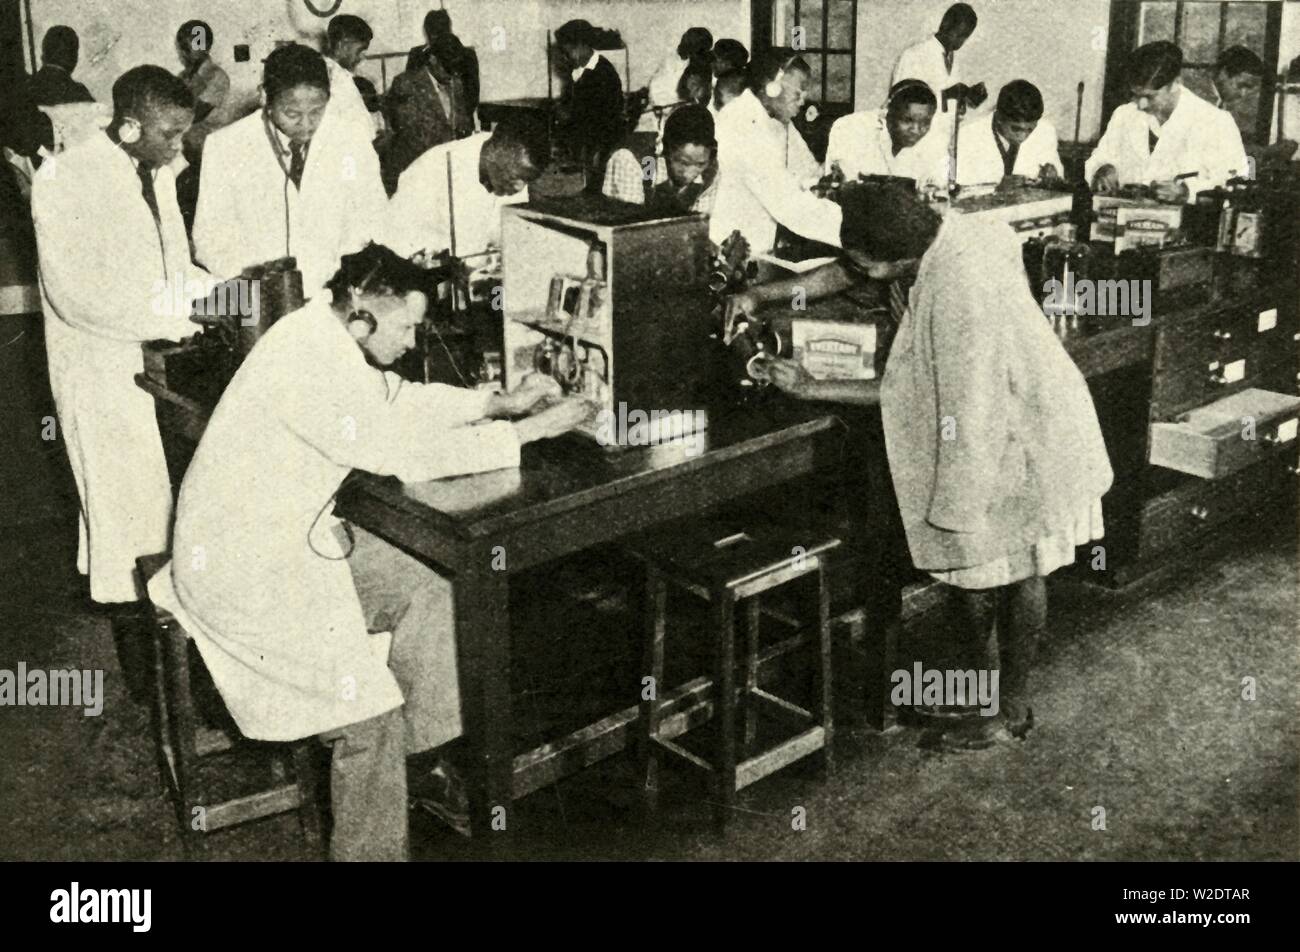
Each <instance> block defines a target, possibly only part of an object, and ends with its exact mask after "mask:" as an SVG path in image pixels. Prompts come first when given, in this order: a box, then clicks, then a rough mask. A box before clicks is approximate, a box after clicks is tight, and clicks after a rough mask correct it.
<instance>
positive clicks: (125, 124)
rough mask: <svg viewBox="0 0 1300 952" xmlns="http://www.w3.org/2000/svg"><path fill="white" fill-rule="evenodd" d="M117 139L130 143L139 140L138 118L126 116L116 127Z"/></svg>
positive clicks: (124, 143)
mask: <svg viewBox="0 0 1300 952" xmlns="http://www.w3.org/2000/svg"><path fill="white" fill-rule="evenodd" d="M117 141H119V142H121V143H122V144H123V145H130V144H131V143H133V142H139V141H140V120H139V119H133V118H131V117H129V116H128V117H127V118H125V119H123V120H122V122H121V124H120V125H118V127H117Z"/></svg>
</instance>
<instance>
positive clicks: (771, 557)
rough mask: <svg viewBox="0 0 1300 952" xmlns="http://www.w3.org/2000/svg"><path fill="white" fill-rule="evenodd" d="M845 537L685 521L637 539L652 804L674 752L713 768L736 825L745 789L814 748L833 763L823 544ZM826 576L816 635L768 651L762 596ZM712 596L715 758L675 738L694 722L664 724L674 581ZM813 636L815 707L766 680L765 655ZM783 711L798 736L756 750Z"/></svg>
mask: <svg viewBox="0 0 1300 952" xmlns="http://www.w3.org/2000/svg"><path fill="white" fill-rule="evenodd" d="M837 545H839V540H838V539H835V538H829V537H826V536H823V535H817V536H813V535H810V534H809V533H807V532H800V531H798V530H790V529H779V528H762V529H753V530H750V531H748V532H735V531H734V527H733V526H724V525H721V524H718V523H712V522H699V521H695V522H689V521H683V522H679V523H675V524H673V525H671V526H668V527H666V528H664V529H662V530H659V531H656V532H654V533H652V534H650V535H646V536H642V537H640V538H638V539H637V540H635V541H633V542H631V543H630V544H629V546H628V548H629V550H630V551H631V552H632V554H634V555H636V556H637V557H638V558H639V559H641V560H642V561H643V562H644V563H645V565H646V609H647V611H646V667H647V668H648V669H649V673H650V675H651V677H653V678H654V682H653V686H654V690H653V691H652V692H651V693H652V695H653V696H652V697H651V698H650V699H648V700H646V699H643V700H642V702H641V719H642V735H641V744H642V753H641V759H642V767H643V768H644V770H645V784H646V786H645V792H646V805H647V807H648V808H649V809H651V810H654V809H655V808H656V807H657V805H658V804H657V799H658V796H657V795H658V772H659V760H660V756H661V754H662V753H663V752H664V751H667V752H668V753H670V754H673V755H674V756H675V757H677V758H678V759H680V760H682V761H684V762H685V763H687V764H690V765H691V766H694V767H697V768H699V769H701V770H704V771H706V772H708V774H709V775H710V777H711V779H712V784H713V787H714V792H715V801H714V807H713V815H714V822H715V824H716V825H717V827H718V828H719V829H721V828H724V827H725V826H726V823H727V821H728V820H729V819H730V817H731V814H732V812H733V811H734V809H735V805H736V794H737V793H738V792H739V791H740V790H742V789H744V788H745V787H747V786H749V785H750V784H752V783H754V782H755V781H757V780H760V779H762V778H763V777H766V776H768V775H769V774H771V773H774V772H775V771H777V770H779V769H781V768H782V767H785V766H787V765H788V764H791V763H794V762H795V761H796V760H800V759H802V758H804V757H807V756H809V755H810V754H814V753H816V754H818V755H819V757H820V759H821V765H822V767H823V769H824V770H825V771H826V772H829V771H830V769H831V766H832V760H831V733H832V719H831V636H830V631H831V628H830V617H829V616H830V593H829V589H828V588H827V585H826V579H825V575H824V573H823V565H822V561H823V559H822V556H823V553H825V552H828V551H829V550H831V549H833V548H835V547H836V546H837ZM811 574H816V576H817V621H816V630H815V633H814V635H813V637H808V636H807V635H806V634H804V633H802V632H801V633H800V634H797V635H796V636H795V637H794V638H792V639H788V640H787V641H785V642H782V643H781V644H780V645H777V646H774V647H773V648H772V649H769V650H768V651H767V652H765V653H764V654H763V655H760V652H759V637H758V636H759V620H760V617H761V615H762V609H761V605H760V601H759V596H760V595H762V593H764V592H767V591H769V590H771V589H774V588H776V587H778V586H781V585H785V584H787V583H789V582H793V581H794V580H796V579H799V578H803V577H804V576H806V575H811ZM669 581H671V582H673V583H675V584H677V585H679V586H680V587H682V588H685V589H686V590H687V591H690V592H693V593H694V594H696V595H699V596H701V597H703V598H705V599H706V600H707V601H708V602H709V603H710V609H711V624H712V626H713V630H714V636H715V637H716V639H717V643H716V651H715V665H714V680H713V685H712V687H713V694H714V697H715V701H714V704H715V707H714V709H713V720H714V721H715V724H714V727H715V729H716V738H715V743H714V749H713V758H712V762H710V761H708V760H705V759H704V758H702V757H699V756H697V755H695V754H694V753H692V752H691V751H689V750H687V749H686V748H685V747H683V746H682V745H681V744H680V743H678V742H677V740H676V739H675V737H676V736H679V735H680V734H681V733H683V732H684V730H685V729H686V728H685V727H684V726H682V725H680V719H678V720H679V724H678V725H677V726H681V730H677V726H675V727H674V730H676V734H671V735H670V733H669V732H668V731H667V730H665V729H664V723H663V720H662V713H663V711H662V707H663V704H664V700H663V699H664V695H665V694H666V692H665V690H664V684H663V678H664V630H665V612H666V608H667V582H669ZM738 606H740V607H741V610H742V611H743V614H744V617H745V627H746V637H747V642H746V650H745V654H744V659H743V660H744V678H745V681H744V685H743V687H742V688H741V689H740V690H739V692H738V691H737V686H736V646H735V640H736V639H735V616H736V612H737V608H738ZM808 644H812V645H814V646H815V647H816V649H817V651H818V663H817V664H814V665H813V702H812V708H813V709H812V710H808V709H806V708H803V707H800V706H798V705H796V704H793V703H791V702H790V701H788V700H785V699H784V698H780V697H777V696H776V695H775V694H772V693H770V692H769V691H766V690H764V689H763V688H761V687H759V683H758V681H759V677H758V676H759V664H760V660H768V659H769V658H771V657H775V656H778V655H780V654H785V653H787V652H789V651H792V650H794V649H796V648H799V647H801V646H803V645H808ZM738 693H739V694H740V695H741V696H743V698H744V704H745V723H744V745H743V746H744V755H745V757H746V759H744V760H741V761H739V762H738V759H737V758H738V754H737V744H736V708H737V694H738ZM760 710H761V711H763V712H764V713H767V714H771V715H774V716H775V717H776V718H777V719H778V720H780V721H782V722H783V723H785V724H786V725H788V726H790V727H791V728H793V729H794V730H795V731H797V733H795V734H794V736H792V737H789V738H788V739H786V740H784V741H782V742H780V743H778V744H775V745H774V746H769V747H767V748H766V749H764V750H758V751H756V750H754V749H753V748H754V745H755V741H756V739H757V728H758V716H759V712H760Z"/></svg>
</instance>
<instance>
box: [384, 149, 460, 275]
mask: <svg viewBox="0 0 1300 952" xmlns="http://www.w3.org/2000/svg"><path fill="white" fill-rule="evenodd" d="M432 158H433V157H432V156H430V155H429V154H428V153H426V154H425V155H423V156H421V157H420V158H419V159H416V160H415V162H414V163H412V165H411V166H410V168H408V169H407V170H406V171H405V172H403V173H402V175H401V177H400V178H399V179H398V182H397V191H396V192H394V193H393V197H392V198H391V199H389V200H388V206H387V208H388V211H387V221H386V222H385V224H384V234H385V242H384V243H385V244H387V245H388V247H389V248H391V249H393V251H395V252H397V253H398V254H399V255H402V256H403V257H406V258H409V257H411V256H412V255H413V254H415V253H416V252H417V251H430V252H433V253H437V252H439V251H442V250H443V249H444V248H446V247H448V245H449V244H450V238H449V236H450V233H451V232H450V227H449V225H448V211H447V167H446V164H445V160H443V161H441V162H439V161H432Z"/></svg>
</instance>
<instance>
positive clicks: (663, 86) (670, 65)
mask: <svg viewBox="0 0 1300 952" xmlns="http://www.w3.org/2000/svg"><path fill="white" fill-rule="evenodd" d="M688 62H689V60H684V59H682V58H681V57H680V56H678V55H677V51H676V50H673V52H672V53H670V54H669V56H668V58H667V59H665V60H664V61H663V62H662V63H660V64H659V67H658V68H657V69H656V70H655V71H654V75H653V76H651V77H650V86H649V89H650V105H652V106H671V105H672V104H673V103H675V102H678V101H679V97H678V95H677V84H678V83H680V82H681V81H682V74H683V73H685V72H686V64H687V63H688Z"/></svg>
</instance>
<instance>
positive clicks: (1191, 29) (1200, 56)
mask: <svg viewBox="0 0 1300 952" xmlns="http://www.w3.org/2000/svg"><path fill="white" fill-rule="evenodd" d="M1220 6H1221V4H1218V3H1184V4H1183V35H1182V42H1181V44H1180V45H1181V46H1182V48H1183V59H1184V60H1185V61H1186V62H1188V63H1213V62H1214V61H1215V60H1216V59H1218V58H1219V7H1220Z"/></svg>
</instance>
